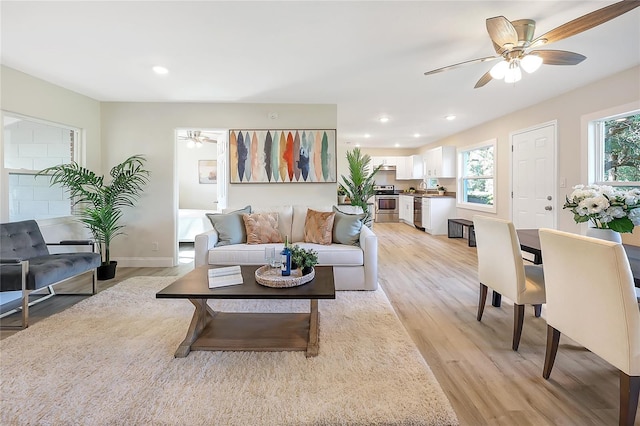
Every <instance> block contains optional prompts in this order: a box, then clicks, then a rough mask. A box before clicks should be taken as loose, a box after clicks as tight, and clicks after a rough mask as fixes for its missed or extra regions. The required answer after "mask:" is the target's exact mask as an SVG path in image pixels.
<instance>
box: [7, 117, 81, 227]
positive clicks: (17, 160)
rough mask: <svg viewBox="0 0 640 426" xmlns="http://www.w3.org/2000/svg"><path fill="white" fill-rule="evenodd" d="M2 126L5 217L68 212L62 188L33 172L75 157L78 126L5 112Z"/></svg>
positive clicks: (65, 196)
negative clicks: (74, 127) (6, 184)
mask: <svg viewBox="0 0 640 426" xmlns="http://www.w3.org/2000/svg"><path fill="white" fill-rule="evenodd" d="M3 127H4V152H3V157H4V163H3V174H4V176H7V177H8V189H9V191H8V194H3V195H2V203H3V204H5V203H7V204H5V205H8V207H9V208H8V220H9V221H12V222H13V221H19V220H27V219H47V218H54V217H63V216H70V215H71V202H70V200H69V197H68V195H67V193H66V192H65V191H64V190H63V188H62V187H59V186H58V187H55V186H54V187H50V186H49V178H48V177H46V176H38V177H36V176H35V175H36V173H38V171H40V170H42V169H45V168H47V167H50V166H54V165H57V164H64V163H69V162H71V161H72V160H74V159H75V158H74V152H75V149H74V148H75V144H76V142H77V140H78V134H79V132H78V130H77V129H73V128H70V127H66V126H62V125H59V124H56V123H49V122H45V121H42V120H36V119H33V118H29V117H24V116H20V115H16V114H12V113H6V112H4V113H3ZM4 214H6V213H4ZM3 219H4V218H3Z"/></svg>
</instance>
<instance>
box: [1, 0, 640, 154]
mask: <svg viewBox="0 0 640 426" xmlns="http://www.w3.org/2000/svg"><path fill="white" fill-rule="evenodd" d="M611 3H614V2H611V1H517V0H513V1H508V2H507V1H496V2H488V1H477V0H476V1H466V2H461V1H410V2H400V1H388V2H384V1H358V2H340V1H339V2H329V1H303V2H288V1H285V2H270V1H259V2H244V1H232V2H217V1H199V2H189V1H141V2H133V1H121V2H99V1H71V2H57V1H44V2H32V1H2V2H0V8H1V10H0V15H1V16H0V19H1V37H2V38H1V43H2V45H1V47H2V49H1V61H2V64H3V65H6V66H8V67H11V68H14V69H17V70H19V71H23V72H25V73H27V74H30V75H33V76H35V77H38V78H41V79H43V80H46V81H49V82H51V83H54V84H56V85H59V86H62V87H65V88H68V89H70V90H73V91H76V92H79V93H82V94H84V95H87V96H90V97H92V98H95V99H97V100H100V101H132V102H135V101H154V102H250V103H322V104H324V103H326V104H337V106H338V139H339V142H344V143H350V144H353V145H355V144H360V145H361V146H363V147H372V148H373V147H394V146H395V145H396V144H398V146H399V147H402V148H411V147H417V146H423V145H426V144H429V143H432V142H434V141H437V140H439V139H441V138H443V137H445V136H448V135H451V134H454V133H457V132H459V131H462V130H464V129H468V128H471V127H473V126H476V125H478V124H480V123H483V122H485V121H487V120H491V119H494V118H497V117H500V116H503V115H505V114H507V113H509V112H512V111H515V110H518V109H522V108H525V107H527V106H529V105H533V104H536V103H539V102H541V101H543V100H545V99H548V98H551V97H554V96H557V95H559V94H561V93H564V92H567V91H570V90H572V89H575V88H578V87H580V86H583V85H585V84H588V83H590V82H593V81H596V80H599V79H601V78H603V77H605V76H607V75H610V74H614V73H617V72H619V71H622V70H625V69H628V68H631V67H633V66H637V65H638V64H640V8H637V9H635V10H633V11H631V12H628V13H626V14H625V15H622V16H620V17H618V18H616V19H614V20H612V21H610V22H608V23H605V24H603V25H601V26H599V27H596V28H593V29H591V30H588V31H586V32H583V33H581V34H578V35H576V36H573V37H570V38H567V39H565V40H562V41H560V42H557V43H554V44H551V45H549V48H550V49H563V50H570V51H574V52H577V53H581V54H583V55H585V56H587V59H586V60H585V61H584V62H582V63H581V64H579V65H576V66H551V65H543V66H542V68H541V69H540V70H538V71H537V72H536V73H534V74H530V75H524V76H523V78H522V80H521V81H519V82H518V83H516V84H511V85H508V84H505V83H504V82H502V81H492V82H490V83H489V84H487V85H486V86H484V87H482V88H480V89H473V86H474V85H475V83H476V81H477V80H478V79H479V78H480V77H481V76H482V75H483V74H484V73H485V72H486V71H488V70H489V69H490V68H491V66H492V65H493V62H488V63H476V64H472V65H468V66H465V67H461V68H458V69H455V70H451V71H448V72H445V73H440V74H436V75H431V76H424V75H423V73H424V72H425V71H428V70H431V69H434V68H439V67H443V66H446V65H450V64H454V63H458V62H462V61H466V60H470V59H475V58H480V57H485V56H492V55H493V54H494V50H493V48H492V44H491V41H490V39H489V36H488V35H487V31H486V27H485V19H486V18H489V17H493V16H498V15H503V16H505V17H506V18H508V19H509V20H516V19H525V18H527V19H534V20H535V21H536V22H537V28H536V33H535V34H536V35H542V34H543V33H545V32H547V31H549V30H551V29H553V28H555V27H557V26H559V25H561V24H563V23H565V22H567V21H570V20H572V19H575V18H577V17H579V16H582V15H584V14H586V13H589V12H591V11H594V10H596V9H599V8H601V7H604V6H606V5H608V4H611ZM154 65H162V66H165V67H166V68H168V69H169V73H168V74H167V75H163V76H158V75H155V74H154V73H153V72H152V70H151V68H152V67H153V66H154ZM639 78H640V76H639ZM275 112H277V111H275ZM449 114H455V115H456V116H457V118H456V120H454V121H447V120H445V116H446V115H449ZM382 116H386V117H388V118H389V121H388V122H387V123H380V122H379V121H378V119H379V118H380V117H382ZM365 134H368V135H370V137H369V138H366V137H365ZM415 134H419V135H420V136H419V137H415V136H414V135H415Z"/></svg>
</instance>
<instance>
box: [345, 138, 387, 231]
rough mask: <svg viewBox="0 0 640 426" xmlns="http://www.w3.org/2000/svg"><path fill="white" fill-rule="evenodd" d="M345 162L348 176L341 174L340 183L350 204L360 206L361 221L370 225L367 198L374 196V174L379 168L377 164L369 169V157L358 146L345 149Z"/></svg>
mask: <svg viewBox="0 0 640 426" xmlns="http://www.w3.org/2000/svg"><path fill="white" fill-rule="evenodd" d="M347 162H348V163H349V176H348V177H345V176H344V175H342V181H343V183H342V184H341V186H342V187H344V188H345V191H346V192H347V196H348V197H349V200H351V205H352V206H360V207H361V208H362V211H363V212H364V214H365V216H364V218H363V219H362V223H364V224H365V225H367V226H368V227H371V211H370V208H369V199H370V198H371V197H373V196H374V194H375V191H374V190H373V185H374V184H375V181H374V179H373V178H374V176H375V175H376V173H378V170H380V167H382V165H379V166H377V167H375V168H373V170H371V172H370V171H369V170H370V167H369V165H370V163H371V157H370V156H369V155H368V154H362V152H361V151H360V148H354V149H353V151H347Z"/></svg>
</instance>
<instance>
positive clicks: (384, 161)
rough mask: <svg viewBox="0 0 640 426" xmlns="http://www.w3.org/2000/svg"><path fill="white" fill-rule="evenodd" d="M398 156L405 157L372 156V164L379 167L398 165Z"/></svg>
mask: <svg viewBox="0 0 640 426" xmlns="http://www.w3.org/2000/svg"><path fill="white" fill-rule="evenodd" d="M398 158H404V157H380V156H375V157H373V156H372V157H371V165H372V166H373V167H378V166H397V165H398Z"/></svg>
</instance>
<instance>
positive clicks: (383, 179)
mask: <svg viewBox="0 0 640 426" xmlns="http://www.w3.org/2000/svg"><path fill="white" fill-rule="evenodd" d="M375 181H376V183H375V184H376V185H393V186H394V188H395V189H396V190H398V191H402V190H405V189H409V188H411V187H414V188H415V189H418V188H419V187H420V179H411V180H397V179H396V172H395V170H380V171H378V173H376V178H375ZM438 183H439V184H440V185H443V186H444V187H445V188H447V192H455V191H456V180H455V178H449V179H438ZM430 189H435V188H430Z"/></svg>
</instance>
